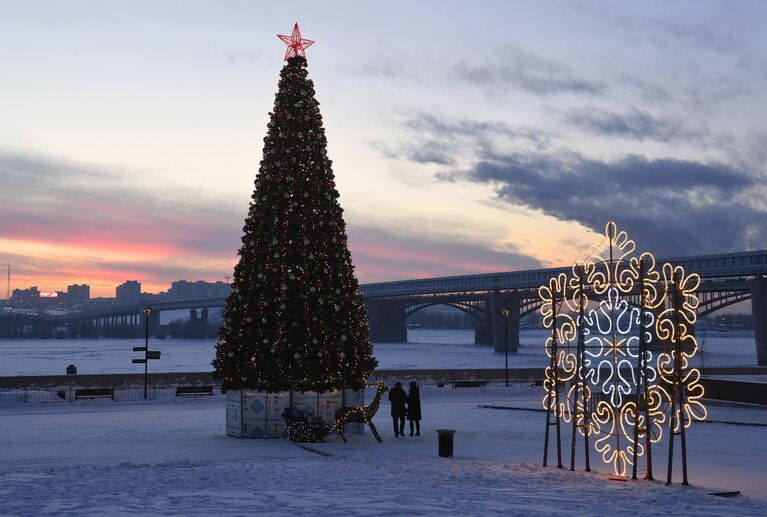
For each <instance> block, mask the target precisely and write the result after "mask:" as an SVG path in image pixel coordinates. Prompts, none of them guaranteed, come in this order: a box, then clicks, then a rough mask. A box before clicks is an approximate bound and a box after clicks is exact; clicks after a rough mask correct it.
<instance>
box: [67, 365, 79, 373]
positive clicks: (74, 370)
mask: <svg viewBox="0 0 767 517" xmlns="http://www.w3.org/2000/svg"><path fill="white" fill-rule="evenodd" d="M67 375H77V366H75V365H73V364H70V365H69V366H67Z"/></svg>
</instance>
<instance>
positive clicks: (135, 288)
mask: <svg viewBox="0 0 767 517" xmlns="http://www.w3.org/2000/svg"><path fill="white" fill-rule="evenodd" d="M115 298H116V302H117V305H132V304H135V303H139V302H140V301H141V282H139V281H138V280H128V281H127V282H124V283H122V284H120V285H118V286H117V289H116V291H115Z"/></svg>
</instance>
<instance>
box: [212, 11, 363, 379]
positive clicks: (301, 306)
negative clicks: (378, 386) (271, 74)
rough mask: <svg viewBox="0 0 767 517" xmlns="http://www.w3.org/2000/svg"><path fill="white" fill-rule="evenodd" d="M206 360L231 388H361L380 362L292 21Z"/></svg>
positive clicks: (300, 43)
mask: <svg viewBox="0 0 767 517" xmlns="http://www.w3.org/2000/svg"><path fill="white" fill-rule="evenodd" d="M279 37H280V39H281V40H282V41H284V42H285V43H286V44H287V45H288V49H287V52H286V54H285V59H286V60H287V64H286V65H285V66H284V67H283V69H282V71H281V72H280V81H279V84H278V87H277V94H276V98H275V101H274V110H273V111H272V112H271V113H270V114H269V123H268V125H267V135H266V137H265V138H264V150H263V159H262V160H261V164H260V168H259V172H258V175H257V176H256V179H255V188H254V192H253V195H252V196H251V199H252V202H251V203H250V208H249V210H248V215H247V218H246V219H245V226H244V228H243V237H242V246H241V247H240V250H239V252H238V254H239V262H238V264H237V266H236V267H235V270H234V277H233V280H232V292H231V295H230V297H229V299H228V300H227V302H226V305H225V307H224V319H223V323H222V326H221V331H220V333H219V339H218V343H217V345H216V357H215V359H214V360H213V366H214V368H215V371H214V376H215V377H217V378H219V379H221V380H222V382H223V384H224V385H225V386H226V387H228V388H232V389H239V388H251V389H257V390H264V391H270V392H277V391H288V390H294V391H318V392H327V391H331V390H334V389H345V388H349V389H361V388H363V387H364V386H365V384H366V381H367V378H368V376H369V375H370V374H371V373H372V371H373V370H374V368H375V366H376V364H377V362H376V360H375V358H373V355H372V347H371V345H370V341H369V339H368V323H367V314H366V311H365V306H364V304H363V301H362V294H361V292H360V290H359V284H358V282H357V278H356V276H355V274H354V266H353V264H352V260H351V255H350V253H349V249H348V246H347V236H346V224H345V222H344V220H343V216H342V209H341V206H340V205H339V203H338V197H339V195H338V191H337V190H336V184H335V180H334V175H333V170H332V162H331V160H330V159H329V158H328V156H327V140H326V138H325V129H324V127H323V125H322V116H321V115H320V110H319V103H318V102H317V100H316V99H315V97H314V95H315V91H314V84H313V83H312V81H311V80H310V79H308V77H307V71H306V53H305V49H306V47H308V46H310V45H312V44H313V43H314V42H313V41H312V40H307V39H304V38H302V37H301V33H300V31H299V29H298V24H296V25H295V26H294V28H293V33H292V34H291V36H282V35H280V36H279Z"/></svg>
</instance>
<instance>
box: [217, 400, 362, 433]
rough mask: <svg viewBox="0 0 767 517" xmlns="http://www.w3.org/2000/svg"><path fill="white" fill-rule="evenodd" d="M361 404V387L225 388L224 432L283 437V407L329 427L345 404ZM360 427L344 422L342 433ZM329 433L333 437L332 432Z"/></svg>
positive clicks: (285, 429) (359, 426)
mask: <svg viewBox="0 0 767 517" xmlns="http://www.w3.org/2000/svg"><path fill="white" fill-rule="evenodd" d="M364 403H365V392H364V391H363V390H358V391H352V390H338V391H330V392H327V393H316V392H289V391H282V392H277V393H269V392H265V391H256V390H227V392H226V434H227V435H228V436H233V437H235V438H255V439H287V438H288V430H287V427H286V425H285V420H284V419H283V417H282V414H283V412H284V411H285V408H289V407H295V408H298V409H302V410H304V411H306V412H307V413H309V414H311V415H312V416H314V417H320V418H321V419H322V421H323V422H324V423H326V424H327V425H329V426H333V425H335V422H336V419H335V414H336V411H337V410H339V409H341V408H342V407H345V406H353V407H357V406H362V405H364ZM363 430H364V425H363V424H356V423H350V424H347V425H346V430H345V432H347V433H353V434H361V433H362V432H363ZM330 436H331V437H333V435H332V434H331V435H330Z"/></svg>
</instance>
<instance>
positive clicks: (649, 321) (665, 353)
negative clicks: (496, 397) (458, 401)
mask: <svg viewBox="0 0 767 517" xmlns="http://www.w3.org/2000/svg"><path fill="white" fill-rule="evenodd" d="M699 284H700V278H699V277H698V275H695V274H691V275H688V274H685V272H684V270H683V269H682V268H681V267H678V266H676V267H675V266H673V265H671V264H663V265H661V266H660V267H657V266H656V263H655V258H654V257H653V256H652V255H651V254H649V253H642V254H639V253H637V252H636V245H635V243H634V241H632V240H630V239H629V238H628V235H627V234H626V232H624V231H620V232H619V231H618V229H617V227H616V226H615V223H612V222H610V223H608V224H607V226H606V228H605V237H604V239H603V241H602V242H601V243H600V244H599V245H598V246H597V247H596V248H595V249H594V250H593V251H592V253H591V255H590V256H589V257H588V258H587V259H586V260H585V261H583V262H579V263H576V264H575V265H574V266H573V267H572V269H571V271H570V272H569V274H564V273H562V274H560V275H558V276H557V277H555V278H552V279H551V280H550V281H549V283H548V285H544V286H541V287H540V288H539V290H538V294H539V296H540V298H541V302H542V306H541V314H542V316H543V324H544V326H545V327H546V328H547V329H550V331H551V336H550V337H549V338H548V339H547V341H546V353H547V355H548V357H549V360H550V364H549V367H548V368H546V371H545V379H544V390H545V392H546V393H545V395H544V398H543V407H544V408H545V409H548V410H550V411H551V413H550V414H553V415H554V417H555V418H556V419H557V422H559V420H560V419H561V420H563V421H565V422H571V423H572V425H573V426H574V429H577V432H578V434H579V435H580V436H582V437H583V436H585V437H586V439H585V440H584V441H585V443H586V444H589V443H590V442H589V439H590V438H591V439H593V447H594V449H595V450H596V451H597V452H598V453H599V454H600V455H601V457H602V460H603V461H604V462H605V463H608V464H610V465H611V466H612V468H613V471H614V472H615V474H617V475H620V476H624V475H626V472H627V469H628V467H629V466H633V465H634V464H635V462H636V461H637V458H639V457H641V456H643V455H646V456H647V458H648V461H647V463H648V472H650V467H649V466H650V465H651V459H650V455H651V451H650V449H651V448H652V446H653V444H656V443H658V442H660V440H661V439H662V437H663V430H664V429H668V428H669V427H673V430H674V432H679V431H680V430H681V429H682V428H687V427H689V426H690V425H691V424H692V422H693V421H699V420H703V419H705V418H706V409H705V407H704V406H703V404H702V403H701V398H702V397H703V386H702V385H701V383H700V372H699V371H698V370H697V369H695V368H691V367H690V359H691V358H692V357H693V356H694V355H695V353H696V352H697V350H698V344H697V342H696V340H695V336H694V335H693V334H692V333H691V329H692V327H693V325H694V324H695V320H696V313H697V307H698V298H697V295H696V290H697V288H698V285H699ZM547 427H548V426H547ZM547 432H548V429H547ZM572 439H573V450H574V447H575V441H574V440H575V438H574V437H573V438H572ZM558 446H559V445H558Z"/></svg>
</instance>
